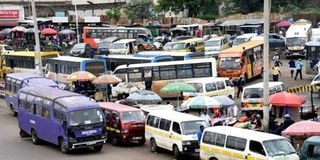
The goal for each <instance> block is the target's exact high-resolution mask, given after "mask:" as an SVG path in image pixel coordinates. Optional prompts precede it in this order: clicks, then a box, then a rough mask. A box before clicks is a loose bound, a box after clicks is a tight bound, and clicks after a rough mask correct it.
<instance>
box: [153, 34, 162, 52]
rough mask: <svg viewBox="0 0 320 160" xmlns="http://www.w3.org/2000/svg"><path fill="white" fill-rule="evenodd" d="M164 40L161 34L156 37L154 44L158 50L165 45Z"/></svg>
mask: <svg viewBox="0 0 320 160" xmlns="http://www.w3.org/2000/svg"><path fill="white" fill-rule="evenodd" d="M162 41H163V38H162V37H161V36H158V37H156V38H154V40H153V45H154V46H155V47H156V50H161V49H162V47H163V44H162V43H163V42H162Z"/></svg>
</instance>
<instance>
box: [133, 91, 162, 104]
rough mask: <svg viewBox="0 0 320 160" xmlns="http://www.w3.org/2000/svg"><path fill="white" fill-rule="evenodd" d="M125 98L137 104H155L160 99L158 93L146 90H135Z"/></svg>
mask: <svg viewBox="0 0 320 160" xmlns="http://www.w3.org/2000/svg"><path fill="white" fill-rule="evenodd" d="M127 100H128V101H129V102H134V103H137V104H157V103H159V102H161V101H162V99H161V97H160V96H159V95H157V94H156V93H154V92H152V91H148V90H136V91H134V92H133V93H131V94H130V96H129V97H127Z"/></svg>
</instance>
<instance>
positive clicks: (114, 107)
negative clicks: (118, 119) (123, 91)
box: [99, 102, 141, 112]
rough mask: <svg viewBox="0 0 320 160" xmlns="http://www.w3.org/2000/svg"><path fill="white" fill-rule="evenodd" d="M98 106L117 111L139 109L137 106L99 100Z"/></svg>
mask: <svg viewBox="0 0 320 160" xmlns="http://www.w3.org/2000/svg"><path fill="white" fill-rule="evenodd" d="M99 106H100V107H101V108H104V109H111V110H114V111H118V112H130V111H141V110H140V109H138V108H134V107H131V106H127V105H123V104H119V103H112V102H100V103H99Z"/></svg>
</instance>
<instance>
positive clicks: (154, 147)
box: [150, 139, 158, 153]
mask: <svg viewBox="0 0 320 160" xmlns="http://www.w3.org/2000/svg"><path fill="white" fill-rule="evenodd" d="M157 151H158V146H157V143H156V141H155V140H154V139H151V140H150V152H152V153H154V152H157Z"/></svg>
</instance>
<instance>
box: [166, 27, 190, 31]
mask: <svg viewBox="0 0 320 160" xmlns="http://www.w3.org/2000/svg"><path fill="white" fill-rule="evenodd" d="M175 31H182V32H183V31H187V30H186V29H184V28H182V27H175V28H172V29H170V30H169V32H175Z"/></svg>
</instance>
